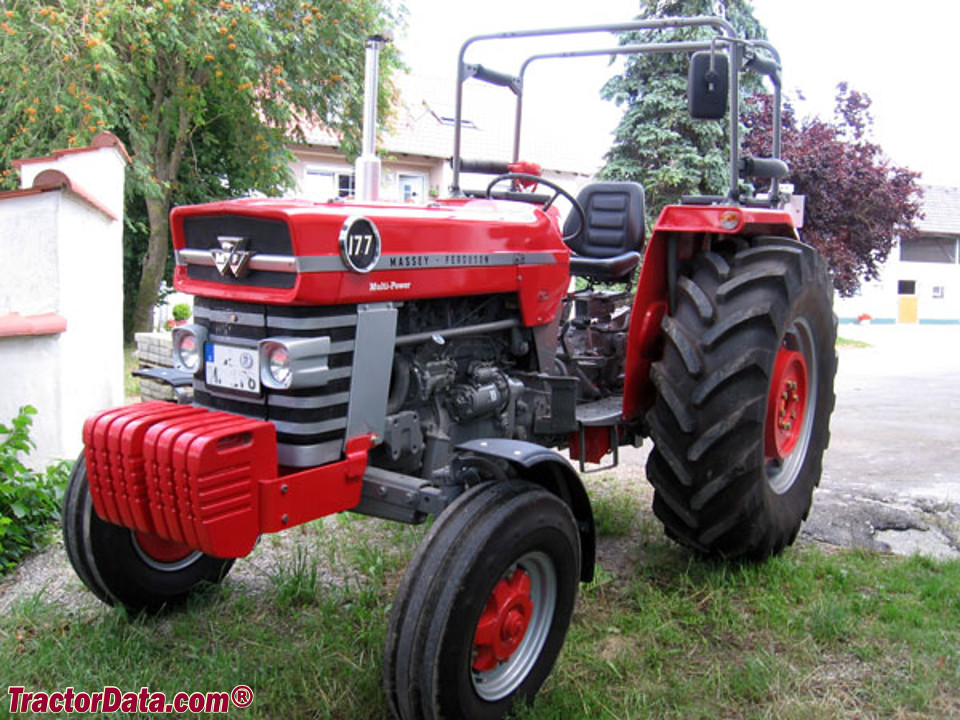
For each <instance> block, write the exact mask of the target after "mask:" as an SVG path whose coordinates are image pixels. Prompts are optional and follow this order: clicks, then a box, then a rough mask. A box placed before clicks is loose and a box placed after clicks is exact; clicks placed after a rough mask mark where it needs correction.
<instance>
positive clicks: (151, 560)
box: [61, 455, 233, 612]
mask: <svg viewBox="0 0 960 720" xmlns="http://www.w3.org/2000/svg"><path fill="white" fill-rule="evenodd" d="M61 519H62V525H63V540H64V546H65V548H66V551H67V557H68V558H69V560H70V564H71V565H73V569H74V570H75V571H76V573H77V575H78V576H79V577H80V579H81V580H82V581H83V583H84V584H85V585H86V586H87V587H88V588H90V590H91V591H92V592H93V594H94V595H96V596H97V597H98V598H100V599H101V600H102V601H103V602H105V603H107V604H108V605H123V606H124V607H126V608H127V610H129V611H130V612H139V611H141V610H146V611H148V612H156V611H159V610H161V609H163V608H164V607H167V606H170V605H175V604H177V603H179V602H182V601H183V600H185V599H186V598H187V597H188V596H189V595H190V593H191V592H193V591H194V590H195V589H197V588H198V587H199V586H200V585H202V584H204V583H218V582H220V581H221V580H222V579H223V578H224V577H225V576H226V574H227V573H228V572H229V571H230V568H231V567H232V565H233V560H232V559H223V558H215V557H212V556H210V555H205V554H204V553H201V552H199V551H196V550H192V549H191V548H188V547H186V546H184V545H180V544H178V543H174V542H170V541H168V540H164V539H163V538H161V537H158V536H156V535H149V534H146V533H141V532H136V531H133V530H130V529H129V528H125V527H120V526H119V525H114V524H112V523H108V522H107V521H105V520H103V519H101V518H100V517H99V516H98V515H97V514H96V512H94V510H93V501H92V499H91V497H90V487H89V484H88V480H87V470H86V463H85V461H84V459H83V456H82V455H81V456H80V459H79V460H77V463H76V465H74V467H73V472H72V473H71V475H70V480H69V481H68V483H67V492H66V495H65V497H64V502H63V510H62V518H61Z"/></svg>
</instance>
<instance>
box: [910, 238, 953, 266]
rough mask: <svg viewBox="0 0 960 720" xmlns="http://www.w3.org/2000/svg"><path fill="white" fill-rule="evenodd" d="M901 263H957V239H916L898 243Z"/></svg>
mask: <svg viewBox="0 0 960 720" xmlns="http://www.w3.org/2000/svg"><path fill="white" fill-rule="evenodd" d="M900 260H901V261H902V262H928V263H949V264H952V265H953V264H956V262H957V238H933V237H927V238H917V239H916V240H901V241H900Z"/></svg>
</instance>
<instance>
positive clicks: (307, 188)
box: [301, 166, 355, 202]
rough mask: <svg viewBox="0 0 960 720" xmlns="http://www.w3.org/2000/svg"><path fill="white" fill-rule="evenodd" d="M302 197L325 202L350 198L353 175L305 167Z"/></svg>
mask: <svg viewBox="0 0 960 720" xmlns="http://www.w3.org/2000/svg"><path fill="white" fill-rule="evenodd" d="M301 190H302V192H303V195H304V196H305V197H308V198H310V199H311V200H320V201H321V202H326V201H327V200H332V199H333V198H338V197H351V196H352V195H353V194H354V191H355V182H354V176H353V173H352V172H350V171H349V170H334V169H332V168H324V167H317V166H313V167H307V169H306V172H305V173H304V177H303V187H302V188H301Z"/></svg>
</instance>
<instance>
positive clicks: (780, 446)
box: [764, 347, 808, 461]
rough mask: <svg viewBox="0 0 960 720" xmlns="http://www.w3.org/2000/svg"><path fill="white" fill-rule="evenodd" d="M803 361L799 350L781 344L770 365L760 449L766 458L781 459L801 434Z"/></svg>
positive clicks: (804, 385)
mask: <svg viewBox="0 0 960 720" xmlns="http://www.w3.org/2000/svg"><path fill="white" fill-rule="evenodd" d="M807 391H808V388H807V363H806V360H805V359H804V357H803V353H801V352H798V351H796V350H789V349H787V348H785V347H781V348H780V350H779V352H777V359H776V361H775V362H774V365H773V379H772V381H771V383H770V396H769V398H768V401H767V423H766V431H765V433H764V451H765V454H766V457H767V460H768V461H770V460H783V459H784V458H786V457H787V456H788V455H790V453H791V452H793V449H794V448H795V447H796V446H797V442H798V441H799V440H800V438H801V436H802V435H803V420H804V412H805V411H806V407H807Z"/></svg>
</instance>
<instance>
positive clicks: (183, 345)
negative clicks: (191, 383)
mask: <svg viewBox="0 0 960 720" xmlns="http://www.w3.org/2000/svg"><path fill="white" fill-rule="evenodd" d="M206 339H207V331H206V329H205V328H203V327H201V326H199V325H184V326H183V327H178V328H174V330H173V365H174V367H176V368H177V370H182V371H183V372H188V373H190V374H191V375H192V374H195V373H196V372H197V371H199V370H200V367H201V365H202V363H203V344H204V343H205V342H206Z"/></svg>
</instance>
